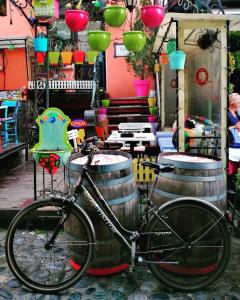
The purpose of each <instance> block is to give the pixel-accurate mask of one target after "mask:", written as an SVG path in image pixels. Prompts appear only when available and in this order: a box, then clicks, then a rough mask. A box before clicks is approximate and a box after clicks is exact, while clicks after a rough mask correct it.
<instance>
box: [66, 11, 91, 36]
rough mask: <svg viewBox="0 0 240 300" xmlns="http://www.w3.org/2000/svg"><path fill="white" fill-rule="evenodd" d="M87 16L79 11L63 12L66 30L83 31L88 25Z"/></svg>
mask: <svg viewBox="0 0 240 300" xmlns="http://www.w3.org/2000/svg"><path fill="white" fill-rule="evenodd" d="M88 19H89V14H88V12H87V11H84V10H80V9H69V10H66V11H65V22H66V24H67V26H68V28H69V29H70V30H71V31H73V32H77V31H83V30H84V29H85V28H86V26H87V23H88Z"/></svg>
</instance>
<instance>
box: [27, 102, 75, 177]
mask: <svg viewBox="0 0 240 300" xmlns="http://www.w3.org/2000/svg"><path fill="white" fill-rule="evenodd" d="M36 121H37V124H38V126H39V142H38V143H37V144H36V145H35V146H34V147H33V149H32V150H31V151H32V153H33V158H34V160H35V161H36V163H39V164H40V165H41V166H42V167H43V168H44V169H46V170H47V171H48V173H49V174H54V173H56V172H57V169H58V168H59V167H60V166H62V165H65V164H66V162H67V160H68V158H69V156H70V155H71V152H72V150H73V148H72V146H71V144H70V143H69V141H68V138H67V127H68V124H69V123H70V119H69V118H68V117H67V116H66V115H64V113H63V112H62V111H61V110H60V109H58V108H55V107H51V108H48V109H46V110H45V111H44V112H43V113H42V115H40V116H39V117H38V118H37V120H36Z"/></svg>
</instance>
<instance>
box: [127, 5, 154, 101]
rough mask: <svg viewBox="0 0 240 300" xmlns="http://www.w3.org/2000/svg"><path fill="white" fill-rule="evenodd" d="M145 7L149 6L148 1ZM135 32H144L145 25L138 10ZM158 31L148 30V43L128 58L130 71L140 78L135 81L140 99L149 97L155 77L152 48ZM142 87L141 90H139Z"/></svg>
mask: <svg viewBox="0 0 240 300" xmlns="http://www.w3.org/2000/svg"><path fill="white" fill-rule="evenodd" d="M142 4H143V5H145V4H148V3H147V2H146V1H144V3H143V2H142ZM133 30H134V31H143V23H142V21H141V17H140V11H139V9H138V8H136V17H135V20H134V23H133ZM156 34H157V29H148V30H147V32H146V43H145V45H144V47H143V49H142V50H141V51H140V52H129V54H128V56H127V57H126V61H127V63H128V67H129V70H131V71H133V72H134V73H135V76H136V77H138V79H137V80H135V81H134V85H135V88H136V94H137V96H139V97H146V96H148V91H149V84H150V80H149V79H150V78H151V77H153V75H154V65H155V59H156V57H155V55H154V53H153V52H152V48H153V45H154V42H155V36H156ZM139 87H140V90H139V89H138V88H139Z"/></svg>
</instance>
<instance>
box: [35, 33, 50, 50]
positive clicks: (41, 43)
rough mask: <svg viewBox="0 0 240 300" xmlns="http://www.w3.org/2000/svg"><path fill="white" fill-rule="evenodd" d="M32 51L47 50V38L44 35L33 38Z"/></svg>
mask: <svg viewBox="0 0 240 300" xmlns="http://www.w3.org/2000/svg"><path fill="white" fill-rule="evenodd" d="M33 45H34V51H36V52H47V49H48V39H47V38H46V37H44V36H39V37H36V38H34V39H33Z"/></svg>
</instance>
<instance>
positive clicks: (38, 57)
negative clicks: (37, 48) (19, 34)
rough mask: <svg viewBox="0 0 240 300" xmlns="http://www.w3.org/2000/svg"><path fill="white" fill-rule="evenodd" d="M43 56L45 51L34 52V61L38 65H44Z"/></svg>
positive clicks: (44, 56)
mask: <svg viewBox="0 0 240 300" xmlns="http://www.w3.org/2000/svg"><path fill="white" fill-rule="evenodd" d="M45 58H46V52H36V62H37V63H38V64H39V65H44V61H45Z"/></svg>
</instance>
